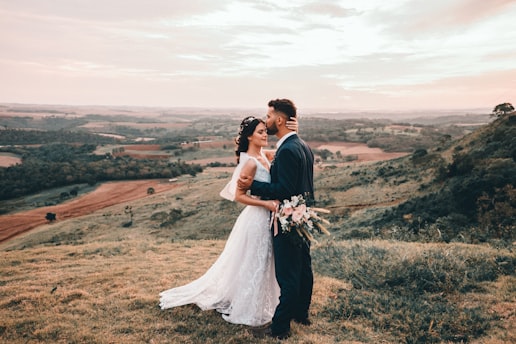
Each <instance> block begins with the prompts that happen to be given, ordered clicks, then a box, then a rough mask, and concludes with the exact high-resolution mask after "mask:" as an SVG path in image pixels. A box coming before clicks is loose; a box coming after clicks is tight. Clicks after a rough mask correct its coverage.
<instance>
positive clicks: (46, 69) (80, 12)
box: [0, 0, 516, 110]
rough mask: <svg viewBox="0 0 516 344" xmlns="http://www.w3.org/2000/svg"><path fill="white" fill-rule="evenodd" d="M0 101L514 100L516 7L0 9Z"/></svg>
mask: <svg viewBox="0 0 516 344" xmlns="http://www.w3.org/2000/svg"><path fill="white" fill-rule="evenodd" d="M0 18H1V19H0V47H1V48H0V76H1V78H0V102H2V103H38V104H70V105H81V104H82V105H143V106H167V107H176V106H180V107H183V106H188V107H190V106H192V107H213V108H219V107H224V108H227V107H246V108H261V107H264V106H265V105H266V103H267V101H268V100H269V99H271V98H278V97H280V98H283V97H288V98H291V99H293V100H294V101H295V102H296V103H297V105H298V107H299V108H300V109H301V108H305V109H308V108H311V109H312V108H313V109H335V110H378V109H384V110H408V109H416V108H417V109H459V108H487V109H492V108H493V107H494V105H496V104H499V103H501V102H506V101H507V102H513V103H516V19H515V18H516V0H433V1H427V0H389V1H386V0H356V1H355V0H342V1H337V0H335V1H331V0H326V1H325V0H239V1H236V0H188V1H186V0H184V1H183V0H149V1H144V0H102V1H99V0H16V1H13V0H0Z"/></svg>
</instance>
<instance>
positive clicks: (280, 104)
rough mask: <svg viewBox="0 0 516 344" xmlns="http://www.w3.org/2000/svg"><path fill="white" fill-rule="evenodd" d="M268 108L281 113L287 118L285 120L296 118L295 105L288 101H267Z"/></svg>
mask: <svg viewBox="0 0 516 344" xmlns="http://www.w3.org/2000/svg"><path fill="white" fill-rule="evenodd" d="M269 107H272V108H274V111H278V112H281V113H283V114H285V116H287V119H289V118H291V117H296V116H297V108H296V105H294V103H293V102H292V101H291V100H290V99H274V100H271V101H269Z"/></svg>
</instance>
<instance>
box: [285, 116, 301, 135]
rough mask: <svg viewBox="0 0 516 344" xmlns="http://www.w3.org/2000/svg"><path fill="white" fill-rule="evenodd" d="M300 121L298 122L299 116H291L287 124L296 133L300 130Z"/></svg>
mask: <svg viewBox="0 0 516 344" xmlns="http://www.w3.org/2000/svg"><path fill="white" fill-rule="evenodd" d="M298 124H299V123H298V122H297V117H290V119H289V120H288V121H287V123H286V126H287V128H289V129H290V130H294V131H295V132H296V133H298V132H299V125H298Z"/></svg>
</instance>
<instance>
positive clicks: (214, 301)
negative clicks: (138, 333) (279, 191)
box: [160, 116, 297, 326]
mask: <svg viewBox="0 0 516 344" xmlns="http://www.w3.org/2000/svg"><path fill="white" fill-rule="evenodd" d="M293 126H295V128H296V129H297V122H296V123H294V124H293ZM236 142H237V144H238V148H237V150H236V154H237V157H238V158H237V160H238V166H237V167H236V169H235V171H234V173H233V177H232V179H231V181H230V182H229V183H228V184H227V185H226V187H225V188H224V189H223V190H222V191H221V193H220V194H221V196H222V197H224V198H227V199H229V200H232V201H233V200H235V201H237V202H240V203H243V204H246V205H247V206H246V207H245V208H244V209H243V210H242V212H241V213H240V215H239V216H238V218H237V220H236V222H235V224H234V226H233V229H232V231H231V234H230V235H229V238H228V240H227V242H226V245H225V247H224V250H223V251H222V253H221V254H220V256H219V258H218V259H217V260H216V261H215V263H214V264H213V265H212V266H211V267H210V268H209V270H208V271H207V272H206V273H205V274H204V275H203V276H201V277H200V278H198V279H196V280H195V281H193V282H191V283H189V284H187V285H184V286H180V287H176V288H172V289H169V290H166V291H163V292H161V293H160V307H161V309H168V308H173V307H177V306H182V305H186V304H196V305H197V306H199V307H200V308H201V309H202V310H208V309H216V310H217V311H218V312H220V313H222V316H223V318H224V319H225V320H226V321H228V322H230V323H234V324H244V325H249V326H261V325H264V324H266V323H268V322H270V321H271V319H272V316H273V314H274V310H275V308H276V306H277V304H278V302H279V295H280V289H279V286H278V283H277V282H276V277H275V273H274V257H273V250H272V238H271V235H272V234H271V231H270V223H271V222H270V212H271V211H274V210H275V209H276V206H277V205H278V201H271V200H267V201H266V200H261V199H259V198H257V197H254V196H249V195H247V194H246V193H244V192H243V191H241V190H239V189H238V188H237V186H236V181H237V180H238V177H239V176H240V174H243V175H253V176H254V178H255V179H256V180H259V181H264V182H270V175H269V167H270V162H269V160H271V159H272V156H271V155H272V154H271V152H267V154H266V152H264V151H263V150H262V148H263V147H266V146H267V129H266V127H265V123H264V122H263V121H262V120H260V119H258V118H255V117H252V116H249V117H246V118H244V120H243V121H242V123H241V125H240V131H239V135H238V137H237V139H236ZM267 155H269V157H270V158H271V159H268V157H267Z"/></svg>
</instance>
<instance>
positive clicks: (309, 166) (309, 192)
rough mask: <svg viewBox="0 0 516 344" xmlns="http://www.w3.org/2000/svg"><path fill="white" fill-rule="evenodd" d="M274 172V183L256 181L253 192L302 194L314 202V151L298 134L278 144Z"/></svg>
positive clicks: (281, 195)
mask: <svg viewBox="0 0 516 344" xmlns="http://www.w3.org/2000/svg"><path fill="white" fill-rule="evenodd" d="M270 173H271V182H270V183H264V182H259V181H253V183H252V185H251V194H253V195H258V196H261V197H262V199H278V200H280V201H282V200H284V199H290V198H291V197H292V196H295V195H299V194H301V195H303V197H305V199H306V201H307V205H311V203H313V201H314V199H315V197H314V155H313V153H312V150H311V149H310V147H309V146H308V145H307V144H306V142H304V141H303V140H301V139H300V138H299V136H298V135H297V134H295V135H292V136H290V137H288V138H287V139H286V140H285V142H283V143H282V144H281V146H280V147H279V148H278V150H277V151H276V155H275V157H274V160H273V162H272V165H271V170H270Z"/></svg>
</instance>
